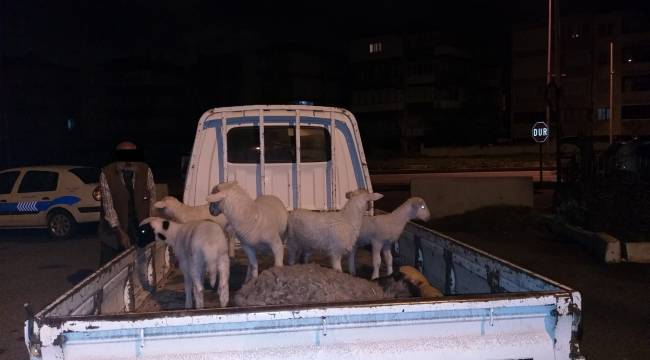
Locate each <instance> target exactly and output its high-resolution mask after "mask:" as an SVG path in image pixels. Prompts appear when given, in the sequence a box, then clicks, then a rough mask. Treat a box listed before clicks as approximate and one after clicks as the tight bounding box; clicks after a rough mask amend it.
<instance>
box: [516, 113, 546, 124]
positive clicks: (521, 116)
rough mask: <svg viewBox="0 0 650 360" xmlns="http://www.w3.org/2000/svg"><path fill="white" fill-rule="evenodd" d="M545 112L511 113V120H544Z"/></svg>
mask: <svg viewBox="0 0 650 360" xmlns="http://www.w3.org/2000/svg"><path fill="white" fill-rule="evenodd" d="M545 118H546V114H545V113H544V112H543V111H524V112H516V113H514V114H512V121H513V122H514V123H515V124H531V125H532V124H534V123H536V122H539V121H544V120H545Z"/></svg>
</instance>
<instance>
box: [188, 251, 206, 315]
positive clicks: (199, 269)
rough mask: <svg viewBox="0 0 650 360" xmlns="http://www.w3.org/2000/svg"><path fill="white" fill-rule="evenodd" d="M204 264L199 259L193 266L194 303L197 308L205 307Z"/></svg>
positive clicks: (191, 275)
mask: <svg viewBox="0 0 650 360" xmlns="http://www.w3.org/2000/svg"><path fill="white" fill-rule="evenodd" d="M204 273H205V272H204V264H203V262H202V261H197V262H196V263H195V264H193V266H192V270H191V273H190V278H191V279H192V283H193V287H192V290H193V293H194V294H193V295H194V303H195V304H196V308H197V309H203V274H204Z"/></svg>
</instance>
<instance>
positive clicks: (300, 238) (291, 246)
mask: <svg viewBox="0 0 650 360" xmlns="http://www.w3.org/2000/svg"><path fill="white" fill-rule="evenodd" d="M348 194H350V195H351V196H350V198H349V200H348V201H347V202H346V204H345V206H344V207H343V209H342V210H341V211H331V212H316V211H310V210H305V209H297V210H294V211H292V212H291V214H290V215H289V224H288V234H289V236H288V240H287V250H288V251H287V253H288V262H289V264H290V265H293V264H294V263H295V262H296V260H297V257H298V256H299V255H301V254H302V255H304V256H305V262H306V261H307V258H308V257H309V254H310V253H311V252H312V251H314V250H322V251H325V252H326V253H327V254H328V255H329V256H330V261H331V265H332V268H333V269H335V270H337V271H342V269H341V257H342V256H343V255H345V254H347V253H348V252H350V251H351V250H352V249H353V248H354V244H355V243H356V241H357V238H358V237H359V231H360V229H361V219H362V217H363V214H364V212H365V210H366V208H367V204H368V202H369V201H376V200H379V199H381V198H382V197H383V195H381V194H378V193H369V192H367V191H365V190H361V191H360V190H356V191H354V192H351V193H348Z"/></svg>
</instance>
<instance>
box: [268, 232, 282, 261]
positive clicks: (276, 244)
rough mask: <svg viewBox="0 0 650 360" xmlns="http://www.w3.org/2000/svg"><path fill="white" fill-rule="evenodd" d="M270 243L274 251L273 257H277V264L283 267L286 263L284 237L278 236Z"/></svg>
mask: <svg viewBox="0 0 650 360" xmlns="http://www.w3.org/2000/svg"><path fill="white" fill-rule="evenodd" d="M270 245H271V251H273V257H274V258H275V266H277V267H282V265H284V246H283V245H282V239H281V238H280V237H279V236H276V237H275V239H273V241H271V244H270Z"/></svg>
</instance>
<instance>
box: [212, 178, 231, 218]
mask: <svg viewBox="0 0 650 360" xmlns="http://www.w3.org/2000/svg"><path fill="white" fill-rule="evenodd" d="M237 189H239V185H238V184H237V181H229V182H224V183H221V184H218V185H216V186H215V187H213V188H212V192H211V194H210V195H208V197H207V201H208V203H209V204H210V214H211V215H212V216H218V215H219V214H221V213H222V212H223V200H224V199H225V198H226V197H227V196H228V194H229V193H230V192H231V191H236V190H237Z"/></svg>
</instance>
